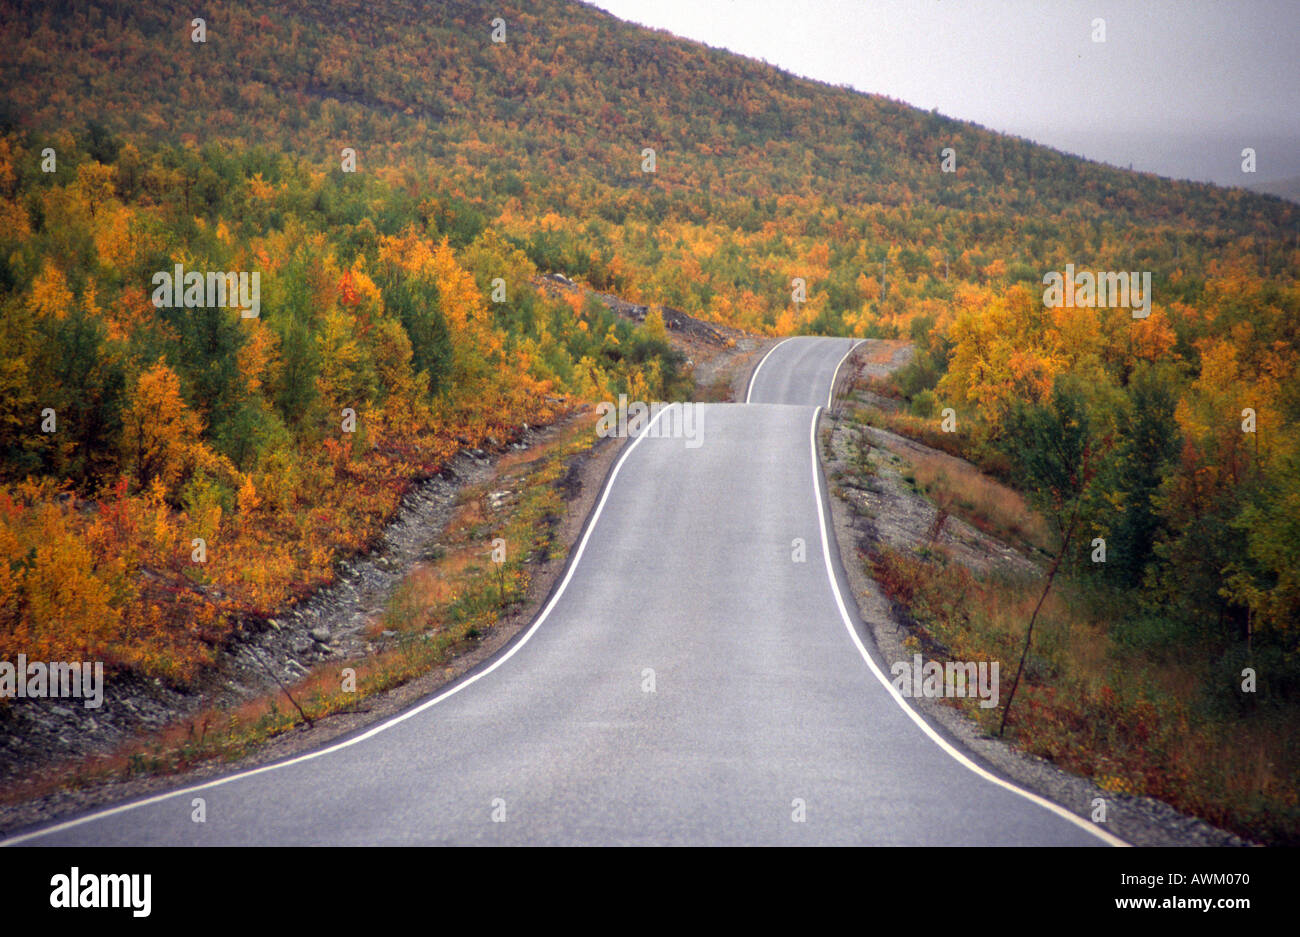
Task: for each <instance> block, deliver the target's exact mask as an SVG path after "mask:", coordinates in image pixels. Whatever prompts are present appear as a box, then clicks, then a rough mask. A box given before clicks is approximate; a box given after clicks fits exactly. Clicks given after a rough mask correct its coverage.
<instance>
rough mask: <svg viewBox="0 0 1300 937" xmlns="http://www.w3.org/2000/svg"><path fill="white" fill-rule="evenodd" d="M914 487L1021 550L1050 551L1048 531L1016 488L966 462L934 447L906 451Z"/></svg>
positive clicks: (1051, 541) (943, 508)
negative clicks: (925, 451)
mask: <svg viewBox="0 0 1300 937" xmlns="http://www.w3.org/2000/svg"><path fill="white" fill-rule="evenodd" d="M906 457H907V459H908V461H909V462H910V464H911V478H912V481H913V483H914V484H915V486H916V488H917V490H919V491H921V492H922V493H923V494H925V495H926V496H927V497H928V498H930V500H931V501H933V502H934V503H935V505H936V506H937V507H939V508H940V509H941V510H944V511H947V512H949V513H951V514H954V515H956V516H958V517H960V518H961V519H962V520H964V521H966V522H967V523H969V524H970V525H971V526H972V527H975V528H977V529H979V530H981V531H983V532H984V533H986V534H989V535H991V536H993V537H996V538H998V539H999V540H1002V541H1003V542H1005V543H1007V544H1009V545H1010V546H1013V547H1016V548H1017V549H1019V550H1021V551H1024V552H1030V553H1032V552H1034V551H1040V552H1042V553H1049V552H1050V551H1051V550H1052V549H1053V547H1054V541H1053V537H1052V534H1051V531H1049V530H1048V528H1047V525H1046V524H1045V523H1043V519H1042V517H1041V516H1040V515H1039V514H1038V513H1037V512H1035V511H1033V510H1031V509H1030V508H1029V506H1028V505H1027V504H1026V503H1025V499H1024V496H1023V495H1021V494H1020V492H1018V491H1015V490H1013V489H1011V488H1008V487H1007V486H1006V485H1003V484H1001V483H1000V482H997V481H994V480H993V479H991V478H989V477H988V476H987V475H985V474H984V473H982V472H981V471H980V470H979V469H977V468H975V467H974V466H973V465H971V464H970V463H968V462H964V461H962V460H960V459H956V458H953V457H951V456H947V455H943V454H941V453H937V452H930V453H923V452H922V453H918V452H908V453H907V454H906Z"/></svg>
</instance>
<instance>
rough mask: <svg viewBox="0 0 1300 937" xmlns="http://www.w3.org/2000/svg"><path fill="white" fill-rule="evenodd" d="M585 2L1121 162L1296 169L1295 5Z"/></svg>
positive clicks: (1259, 174)
mask: <svg viewBox="0 0 1300 937" xmlns="http://www.w3.org/2000/svg"><path fill="white" fill-rule="evenodd" d="M591 5H592V6H596V7H599V8H601V9H604V10H607V11H609V12H610V13H613V14H614V15H615V16H617V17H619V18H620V19H624V20H629V21H631V22H635V23H640V24H642V25H645V26H651V27H654V28H657V29H666V30H668V31H669V32H672V33H674V34H676V35H678V36H682V37H684V38H687V39H694V40H697V41H699V42H704V43H706V44H708V45H711V46H715V47H718V48H725V49H729V50H731V51H733V52H737V53H739V54H741V55H745V56H748V57H750V58H755V59H761V60H763V61H766V62H768V63H769V64H771V65H775V66H778V67H780V68H783V69H785V70H787V71H790V72H793V73H795V74H798V75H803V76H806V77H808V78H815V79H818V80H820V81H825V82H829V83H831V84H836V85H840V84H843V85H848V86H850V87H852V88H855V89H857V90H859V91H866V92H872V93H876V94H883V95H886V96H888V97H891V98H895V99H897V100H900V101H904V102H906V103H907V104H911V105H913V106H916V107H920V108H923V109H925V110H931V109H937V110H938V111H939V112H940V113H942V114H945V115H947V116H949V117H956V118H959V119H962V120H969V121H974V122H975V123H977V124H981V125H983V126H984V127H987V128H988V129H990V130H997V131H1001V132H1004V133H1012V134H1016V135H1018V136H1022V137H1026V138H1028V139H1030V140H1034V141H1036V142H1039V143H1045V144H1047V145H1049V146H1053V147H1055V148H1057V149H1060V150H1064V151H1066V152H1069V153H1075V154H1078V155H1081V156H1086V157H1089V158H1090V159H1096V160H1101V161H1103V162H1107V163H1111V164H1113V165H1116V166H1121V167H1124V168H1127V167H1128V166H1130V165H1131V166H1132V167H1133V168H1134V169H1140V170H1146V171H1150V172H1156V173H1159V174H1160V175H1164V176H1170V177H1174V178H1180V179H1194V180H1197V181H1203V182H1216V183H1218V184H1220V185H1253V184H1256V183H1266V182H1272V181H1275V180H1279V179H1287V178H1292V177H1296V176H1300V0H1185V2H1168V0H1115V2H1110V0H1089V2H1072V0H1037V2H1035V0H989V2H976V0H964V2H963V0H908V2H902V0H895V2H885V0H784V2H782V0H593V2H592V3H591ZM1097 19H1101V20H1104V21H1105V25H1104V30H1105V41H1104V42H1097V41H1094V38H1093V37H1094V32H1095V31H1096V27H1095V26H1094V21H1095V20H1097ZM1247 147H1249V148H1251V149H1253V150H1254V151H1255V165H1256V171H1255V173H1254V174H1253V175H1252V174H1248V173H1245V172H1243V171H1242V162H1243V158H1242V155H1241V152H1242V150H1243V149H1245V148H1247Z"/></svg>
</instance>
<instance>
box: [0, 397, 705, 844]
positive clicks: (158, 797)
mask: <svg viewBox="0 0 1300 937" xmlns="http://www.w3.org/2000/svg"><path fill="white" fill-rule="evenodd" d="M672 406H680V404H673V405H672ZM671 409H672V407H664V408H663V409H662V410H660V411H659V412H658V413H657V414H655V416H654V419H652V420H651V421H650V422H649V423H647V424H646V426H645V429H643V430H642V431H641V433H640V434H639V435H638V436H637V437H636V439H634V440H632V444H631V445H629V446H628V447H627V449H625V450H624V452H623V454H622V455H621V456H619V459H618V462H617V463H616V464H615V465H614V471H613V472H611V473H610V475H609V481H608V482H607V483H606V484H605V490H604V492H603V493H602V494H601V496H600V501H599V502H597V504H596V510H595V511H594V512H593V513H592V515H591V523H589V524H588V525H587V531H586V533H584V534H583V535H582V540H581V541H579V543H578V549H577V551H576V552H575V553H574V554H573V562H572V563H570V564H569V570H568V572H567V573H566V574H565V576H564V579H563V580H561V582H560V587H559V588H558V589H556V590H555V594H554V595H552V596H551V600H550V601H549V602H547V603H546V607H545V608H544V609H542V613H541V614H540V615H538V616H537V620H536V621H534V622H533V624H532V626H531V627H530V628H529V629H528V631H527V632H525V633H524V636H523V637H522V638H520V639H519V640H518V641H516V642H515V644H514V645H513V646H512V647H511V648H510V650H509V651H507V652H506V653H505V654H503V655H501V656H500V657H498V658H497V659H496V660H495V661H493V663H492V665H491V666H489V667H487V668H485V669H484V670H480V671H479V672H478V673H476V674H474V676H472V677H470V678H469V679H468V680H466V681H465V682H463V683H458V684H456V686H454V687H452V688H451V689H450V690H446V691H444V692H442V693H439V694H438V695H437V696H435V697H434V698H433V699H431V700H429V701H427V702H425V703H421V704H420V705H419V706H416V707H415V708H414V709H408V710H407V711H406V712H404V713H402V714H401V715H399V716H394V717H393V718H392V719H389V720H388V721H386V722H381V723H380V724H379V725H377V726H374V727H373V728H371V729H370V730H369V731H367V732H363V733H362V734H361V735H358V736H356V737H354V738H350V739H348V740H347V741H344V742H339V743H338V744H337V745H331V746H330V747H329V748H322V749H320V750H319V751H314V752H308V753H307V754H305V755H299V756H298V757H296V758H290V759H289V760H288V761H279V762H276V763H275V764H270V765H263V766H262V767H260V768H253V769H251V770H249V771H241V772H239V773H238V774H232V775H230V776H229V777H224V778H218V779H217V780H215V781H208V782H206V783H204V784H196V785H194V786H193V787H186V788H182V789H180V790H176V791H169V792H168V793H165V794H155V795H154V796H153V797H146V798H145V799H143V800H138V801H135V802H133V803H129V804H122V805H120V806H117V807H112V808H109V809H108V810H100V811H98V812H96V813H92V814H89V815H87V816H84V817H78V818H77V819H75V820H67V821H64V822H63V823H58V824H55V825H54V826H50V827H46V828H45V829H40V830H33V831H32V832H30V833H24V834H23V835H21V836H14V837H11V838H9V839H4V840H0V846H15V845H17V844H19V843H24V842H27V841H28V840H32V839H37V838H39V837H41V836H48V835H49V834H51V833H58V832H61V831H63V830H67V829H71V828H72V827H74V826H81V825H82V824H83V823H89V822H91V821H92V820H102V819H103V818H105V817H111V816H114V815H116V814H119V813H125V812H126V811H128V810H135V809H136V808H138V807H147V806H149V805H150V804H156V803H160V802H161V801H164V800H168V799H170V798H172V797H183V796H184V795H186V794H192V793H194V792H195V791H204V790H209V789H211V788H214V787H220V786H221V785H223V784H229V783H230V782H231V781H240V780H243V779H244V778H251V777H253V776H254V775H258V774H264V773H266V772H268V771H274V770H276V769H277V768H287V767H289V766H290V765H296V764H300V763H302V762H304V761H311V760H312V759H313V758H320V757H321V756H322V755H329V754H332V753H333V752H337V751H340V750H342V749H344V748H349V747H351V746H353V745H356V744H357V743H358V742H364V741H365V740H366V739H370V738H374V737H375V736H376V735H378V734H379V733H380V732H383V731H385V730H387V729H391V728H392V727H393V726H395V725H397V724H398V723H401V722H405V721H406V720H407V719H410V718H411V717H412V716H417V715H419V714H420V713H422V712H424V711H425V710H426V709H428V708H430V707H431V706H436V705H437V704H438V703H441V702H442V701H443V700H445V699H447V698H448V697H451V696H454V695H456V694H457V693H459V692H460V691H461V690H463V689H465V688H466V687H467V686H469V685H470V684H473V683H477V682H478V681H479V680H481V679H483V678H484V677H486V676H487V675H488V674H490V673H491V672H492V671H494V670H496V669H497V668H498V667H500V666H501V665H502V664H504V663H505V662H506V661H508V660H509V659H510V658H512V657H514V656H515V654H517V653H518V652H519V649H520V648H522V647H523V646H524V645H525V644H527V643H528V639H529V638H531V637H532V636H533V635H534V634H535V633H536V632H537V629H538V628H540V627H541V626H542V623H543V622H545V621H546V619H547V618H548V617H549V616H550V614H551V609H553V608H555V605H556V603H557V602H559V601H560V596H562V595H563V594H564V590H565V588H566V587H567V586H568V585H569V580H571V579H572V578H573V574H574V572H575V571H576V570H577V568H578V563H579V562H580V561H581V560H582V554H583V551H584V550H586V548H587V541H588V540H589V539H590V538H591V533H592V531H594V530H595V529H596V523H597V521H599V520H600V512H601V511H603V510H604V509H605V502H606V501H607V500H608V499H609V493H610V492H611V491H613V490H614V480H615V479H616V478H618V473H619V470H620V469H622V468H623V463H624V462H626V461H627V457H628V456H630V455H631V454H632V450H633V449H635V448H636V447H637V446H638V445H640V444H641V440H642V439H644V438H645V436H646V433H648V432H649V431H650V427H652V426H654V425H655V423H656V422H657V421H658V420H659V418H660V417H661V416H663V415H664V414H665V413H667V412H668V411H669V410H671Z"/></svg>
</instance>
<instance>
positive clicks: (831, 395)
mask: <svg viewBox="0 0 1300 937" xmlns="http://www.w3.org/2000/svg"><path fill="white" fill-rule="evenodd" d="M860 344H862V340H861V339H858V340H856V341H854V342H853V343H852V344H850V345H849V350H848V351H846V352H845V353H844V357H843V358H841V359H840V363H839V364H837V365H835V370H834V371H832V372H831V389H830V390H829V391H827V392H826V409H827V410H829V409H831V407H832V405H833V404H834V403H835V379H836V378H837V377H839V376H840V368H842V367H844V362H845V361H846V360H848V357H849V355H851V354H853V349H855V348H857V347H858V346H859V345H860Z"/></svg>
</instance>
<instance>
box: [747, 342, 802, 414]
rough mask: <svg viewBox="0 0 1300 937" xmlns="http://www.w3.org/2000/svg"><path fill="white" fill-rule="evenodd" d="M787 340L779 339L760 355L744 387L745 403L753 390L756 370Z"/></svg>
mask: <svg viewBox="0 0 1300 937" xmlns="http://www.w3.org/2000/svg"><path fill="white" fill-rule="evenodd" d="M791 337H793V336H791ZM788 341H790V339H789V338H783V339H781V341H779V342H777V343H776V344H775V345H773V346H772V347H771V348H769V349H768V350H767V354H765V355H764V356H763V357H762V359H761V360H760V361H759V362H758V367H756V368H755V369H754V373H753V374H751V375H750V376H749V386H748V387H746V388H745V403H749V396H750V394H752V393H753V392H754V381H755V380H757V379H758V372H759V371H761V370H763V365H765V364H766V363H767V359H768V358H770V357H772V352H774V351H776V350H777V349H778V348H780V347H781V346H782V345H784V344H785V343H786V342H788Z"/></svg>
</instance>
